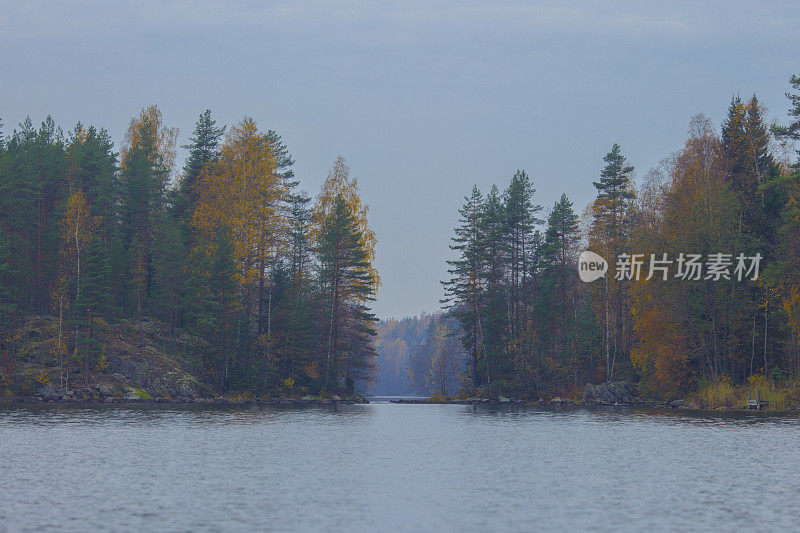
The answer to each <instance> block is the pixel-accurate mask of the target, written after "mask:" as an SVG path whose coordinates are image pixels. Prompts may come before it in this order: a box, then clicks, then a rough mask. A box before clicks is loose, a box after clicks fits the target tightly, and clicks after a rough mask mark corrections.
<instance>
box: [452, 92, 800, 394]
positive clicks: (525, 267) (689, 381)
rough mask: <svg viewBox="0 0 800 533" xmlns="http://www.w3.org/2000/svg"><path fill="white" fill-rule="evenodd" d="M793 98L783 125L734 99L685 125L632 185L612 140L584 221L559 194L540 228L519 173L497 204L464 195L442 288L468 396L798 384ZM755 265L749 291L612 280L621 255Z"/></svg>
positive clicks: (799, 224) (799, 118)
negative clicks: (597, 267) (718, 120)
mask: <svg viewBox="0 0 800 533" xmlns="http://www.w3.org/2000/svg"><path fill="white" fill-rule="evenodd" d="M791 87H792V90H791V91H790V92H788V93H787V97H788V98H789V100H790V102H791V105H792V108H791V110H790V112H789V116H790V119H791V121H790V123H789V125H787V126H781V125H778V124H772V125H770V124H768V123H767V122H766V120H765V118H764V111H765V110H764V107H763V106H762V105H761V104H760V102H759V101H758V98H757V97H756V96H753V97H751V98H750V99H747V100H743V99H741V98H740V97H734V98H733V99H732V101H731V102H730V106H729V109H728V114H727V116H726V118H725V120H724V121H723V123H722V127H721V131H719V132H717V131H715V130H714V128H713V127H712V125H711V122H710V121H709V119H708V118H706V117H704V116H702V115H698V116H695V117H693V118H692V119H691V122H690V126H689V130H688V138H687V139H686V141H685V144H684V146H683V147H682V148H681V149H680V150H678V151H677V152H676V153H674V154H672V155H670V156H669V157H667V158H666V159H665V160H664V161H663V162H662V164H661V165H660V166H659V167H658V168H656V169H653V170H651V171H649V172H648V173H647V174H646V175H645V176H644V177H643V178H642V179H640V180H638V184H637V179H636V175H635V171H634V168H633V166H631V165H630V164H629V163H628V162H627V159H626V157H625V155H624V153H623V150H622V147H621V146H620V145H619V144H616V143H615V144H614V145H613V146H612V147H611V149H610V150H609V152H608V153H607V154H606V155H605V157H604V158H603V166H602V167H601V168H600V169H599V176H598V178H596V179H595V180H593V181H592V186H593V187H594V189H595V191H596V198H595V200H594V201H593V202H592V203H591V204H590V205H589V206H588V207H587V208H586V210H585V211H584V212H583V213H581V214H579V213H577V212H576V211H575V208H574V206H573V204H572V202H570V200H569V199H568V198H567V196H566V195H562V196H561V198H560V199H559V200H558V201H557V202H555V204H554V205H553V206H552V208H551V209H550V210H549V211H548V212H547V214H546V215H545V213H544V211H543V209H542V207H541V206H540V205H538V204H537V202H536V200H535V189H534V186H533V182H532V180H531V178H530V177H529V176H528V175H527V173H526V172H525V171H523V170H518V171H517V172H516V173H515V174H514V176H512V178H511V180H510V182H509V183H508V185H507V186H506V188H505V189H504V190H502V191H501V190H500V189H499V188H498V187H496V186H494V187H492V188H491V189H490V190H489V191H488V193H487V194H482V192H481V191H480V190H479V189H478V188H477V187H473V189H472V191H471V193H470V194H469V195H468V196H467V197H465V201H464V204H463V207H462V208H461V209H460V211H459V215H460V217H459V223H458V226H457V227H456V228H455V230H454V236H453V239H452V244H451V249H452V250H453V252H454V255H455V258H454V259H453V260H451V261H448V265H449V268H448V273H449V277H448V279H447V280H445V281H443V286H444V289H445V298H444V300H443V304H444V306H445V307H446V309H447V313H448V315H449V316H450V317H453V318H454V319H456V320H457V321H458V324H459V326H460V332H459V335H460V338H461V341H462V343H463V347H464V349H465V351H466V365H467V366H466V374H465V376H466V377H467V379H468V386H467V387H466V389H467V390H469V391H473V390H476V389H477V390H480V391H484V392H487V391H488V392H491V393H494V394H499V393H502V394H516V395H521V396H532V397H539V396H543V395H547V394H549V395H559V396H575V395H577V394H578V393H579V391H580V389H581V388H582V387H583V386H584V385H585V384H587V383H592V382H600V381H610V380H622V379H627V380H635V381H637V382H638V383H639V385H640V389H641V391H642V392H644V393H645V394H649V395H652V396H654V397H662V398H668V397H677V396H681V395H685V394H687V393H689V392H692V391H696V390H698V389H699V388H702V387H704V386H708V385H709V384H713V383H718V382H720V381H725V382H730V383H732V384H734V385H735V384H743V383H747V381H748V379H752V377H753V376H760V377H762V378H766V379H769V380H772V381H773V383H790V382H797V380H798V379H800V204H798V200H800V157H796V158H795V160H794V161H792V160H791V157H790V156H788V155H786V154H787V149H788V147H789V146H790V144H791V142H792V141H795V140H797V139H798V138H800V93H798V92H797V91H798V90H800V78H798V77H796V76H793V77H792V78H791ZM799 155H800V154H799ZM583 249H589V250H592V251H594V252H596V253H598V254H599V255H601V256H602V257H604V258H606V259H607V260H608V262H609V271H608V273H607V274H606V275H605V276H603V277H601V278H600V279H598V280H596V281H593V282H591V283H584V282H582V281H581V280H580V279H579V276H578V270H577V268H576V265H577V262H578V255H579V253H580V252H581V250H583ZM756 254H758V255H759V257H760V258H761V262H760V265H761V271H760V275H758V276H757V277H756V279H755V280H754V279H752V276H751V277H748V278H747V279H745V280H739V279H737V278H736V277H735V276H732V275H721V274H720V273H719V272H718V273H717V275H713V276H712V275H708V276H707V275H706V274H705V272H703V275H701V276H699V277H698V278H697V279H695V278H692V279H688V280H687V278H686V276H683V277H678V276H675V275H674V274H675V272H674V271H673V272H671V273H670V275H669V276H667V275H666V274H665V275H663V276H662V275H661V273H659V275H657V276H653V275H652V273H650V275H649V276H648V275H642V276H636V277H634V276H631V275H626V272H623V271H621V269H620V266H621V263H620V259H621V258H623V259H624V258H631V257H634V258H647V260H648V261H649V260H650V259H655V260H656V261H664V262H665V263H664V264H666V263H667V262H670V260H669V259H667V258H672V261H671V262H672V263H676V262H675V259H676V258H677V259H678V261H677V265H676V264H673V265H672V266H673V268H678V269H680V268H683V267H685V264H684V260H685V259H686V258H687V257H689V256H698V257H704V258H706V257H714V258H716V259H717V260H718V261H723V262H724V261H727V262H728V263H725V264H731V263H732V265H731V269H730V270H733V267H734V266H735V258H737V257H739V256H747V257H755V256H756ZM623 268H624V266H623ZM663 268H666V267H663ZM720 268H721V267H719V265H718V268H717V269H718V270H720ZM726 268H727V267H726ZM644 270H645V272H644V274H648V272H647V266H646V265H645V267H644ZM720 272H722V273H725V272H727V271H726V270H720ZM628 274H629V273H628ZM648 277H649V278H650V279H647V278H648Z"/></svg>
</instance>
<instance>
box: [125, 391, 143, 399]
mask: <svg viewBox="0 0 800 533" xmlns="http://www.w3.org/2000/svg"><path fill="white" fill-rule="evenodd" d="M122 397H123V398H124V399H125V400H139V399H140V398H139V395H138V394H137V393H136V391H135V390H134V389H132V388H128V389H127V390H126V391H125V394H124V395H123V396H122Z"/></svg>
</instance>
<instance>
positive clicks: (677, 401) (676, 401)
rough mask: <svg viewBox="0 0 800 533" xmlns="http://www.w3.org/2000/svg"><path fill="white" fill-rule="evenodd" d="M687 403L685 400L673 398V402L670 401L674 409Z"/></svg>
mask: <svg viewBox="0 0 800 533" xmlns="http://www.w3.org/2000/svg"><path fill="white" fill-rule="evenodd" d="M685 404H686V402H685V401H684V400H672V401H671V402H669V406H670V407H672V408H673V409H675V408H676V407H682V406H683V405H685Z"/></svg>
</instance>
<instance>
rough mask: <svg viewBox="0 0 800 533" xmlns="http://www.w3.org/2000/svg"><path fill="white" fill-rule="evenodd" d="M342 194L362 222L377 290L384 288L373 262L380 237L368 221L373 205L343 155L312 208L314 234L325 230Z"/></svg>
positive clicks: (359, 223)
mask: <svg viewBox="0 0 800 533" xmlns="http://www.w3.org/2000/svg"><path fill="white" fill-rule="evenodd" d="M338 195H341V196H342V199H343V200H344V202H345V204H346V205H347V207H348V208H349V209H350V212H351V214H352V215H353V218H355V220H356V221H357V222H358V229H359V231H361V237H362V242H361V244H362V246H363V248H364V250H365V251H366V252H367V260H368V262H369V263H370V268H369V273H370V274H371V276H372V280H373V284H374V286H373V289H374V290H375V291H376V292H377V290H378V287H380V277H379V276H378V271H377V270H376V269H375V268H374V267H372V266H371V265H372V263H373V261H374V260H375V244H376V243H377V242H378V240H377V238H376V237H375V232H374V231H372V229H370V227H369V224H368V223H367V212H368V211H369V206H367V205H366V204H364V203H363V202H362V201H361V196H360V195H359V191H358V180H357V179H356V178H351V177H350V167H348V166H347V163H346V162H345V160H344V158H343V157H342V156H339V157H338V158H336V162H335V163H334V164H333V168H332V169H331V170H330V172H328V177H327V178H326V179H325V183H323V185H322V190H321V191H320V193H319V196H317V201H316V203H315V204H314V208H313V210H312V216H311V228H310V234H311V235H310V236H311V237H312V238H313V239H316V238H317V237H319V235H320V233H321V232H322V226H323V225H324V224H325V220H326V219H327V218H328V216H330V214H331V211H332V210H333V205H334V202H335V201H336V197H337V196H338Z"/></svg>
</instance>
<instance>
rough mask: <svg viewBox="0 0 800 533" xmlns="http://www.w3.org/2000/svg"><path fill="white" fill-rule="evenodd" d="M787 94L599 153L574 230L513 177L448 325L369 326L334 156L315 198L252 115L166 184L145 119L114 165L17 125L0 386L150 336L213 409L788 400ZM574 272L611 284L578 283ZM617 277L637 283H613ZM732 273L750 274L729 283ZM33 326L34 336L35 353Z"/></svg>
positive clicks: (7, 210) (1, 236) (475, 218)
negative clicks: (679, 134) (623, 386)
mask: <svg viewBox="0 0 800 533" xmlns="http://www.w3.org/2000/svg"><path fill="white" fill-rule="evenodd" d="M798 91H800V77H797V76H792V77H791V79H790V90H789V92H787V97H788V99H789V102H790V105H791V109H790V111H789V120H788V121H787V122H788V124H784V125H782V124H777V123H775V124H769V123H767V121H766V119H765V117H764V115H765V109H764V107H763V106H762V105H761V103H760V102H759V100H758V98H757V97H756V96H755V95H753V96H752V97H750V98H745V99H742V98H740V97H738V96H736V97H733V98H732V99H731V101H730V105H729V107H728V112H727V116H726V117H725V118H724V120H723V122H722V124H721V129H720V131H717V130H715V128H714V127H713V126H712V124H711V121H710V120H709V119H708V118H707V117H705V116H703V115H697V116H694V117H692V118H691V119H690V121H689V124H688V132H687V138H686V139H685V142H684V143H683V146H682V147H681V148H680V149H679V150H678V151H677V152H675V153H673V154H671V155H669V156H667V157H666V158H665V159H664V160H663V161H662V163H661V165H660V166H659V167H658V168H655V169H651V170H649V171H648V172H646V173H645V174H644V175H643V176H641V177H637V174H636V171H635V169H634V168H633V166H632V165H630V164H629V163H628V160H627V157H626V155H625V152H624V151H623V148H622V146H621V145H620V144H618V143H613V144H612V145H611V147H610V150H609V151H608V153H607V154H606V155H605V157H603V158H602V163H600V161H598V163H600V164H598V173H597V177H594V178H592V177H588V178H587V187H592V188H593V190H594V191H595V193H596V197H595V200H594V201H593V202H592V203H591V204H590V205H588V206H587V207H586V208H585V209H584V210H582V211H581V210H576V208H575V206H574V205H573V203H572V202H571V201H570V200H569V198H568V197H567V195H566V194H563V195H562V196H561V197H560V199H559V200H558V201H556V202H555V203H554V204H553V205H552V206H550V207H549V208H548V209H544V208H543V206H541V205H540V204H539V201H538V200H537V196H536V191H535V187H534V180H533V179H532V178H531V177H530V176H529V175H528V174H527V173H526V172H525V171H524V170H518V171H517V172H516V173H514V175H513V176H511V177H510V181H509V182H508V183H507V184H506V185H505V186H504V187H503V188H502V189H501V188H499V187H497V186H493V187H492V188H491V189H490V190H489V191H488V192H486V193H483V192H482V191H480V190H479V189H478V187H473V188H472V190H471V191H469V194H467V196H466V197H465V199H464V203H463V207H462V208H461V209H460V210H459V222H458V225H457V227H456V228H455V229H454V233H453V237H452V244H451V246H450V248H451V250H450V252H451V253H450V257H451V258H452V259H450V260H449V261H447V272H448V276H447V279H445V280H443V281H442V286H443V294H444V296H443V299H442V307H443V310H440V311H436V312H434V313H433V314H431V315H422V316H420V317H408V318H400V319H388V320H384V321H381V322H380V323H379V322H378V320H377V318H376V317H375V316H374V314H373V313H372V312H371V310H370V303H371V302H372V301H374V299H375V298H376V295H377V290H378V287H379V284H380V278H379V275H378V272H377V271H376V269H375V267H374V258H375V245H376V235H375V233H374V232H373V231H372V230H371V229H370V227H369V224H368V222H367V213H368V207H367V205H366V204H365V203H364V202H363V201H362V199H361V197H360V194H359V189H358V183H357V180H356V179H355V178H354V177H353V176H351V175H350V169H349V168H348V166H347V164H346V162H345V160H344V159H343V158H341V157H340V158H338V159H337V160H336V161H335V162H334V163H333V166H332V167H331V169H330V172H329V174H328V176H327V179H326V180H325V182H324V184H323V186H322V189H321V190H320V191H319V193H318V194H317V195H316V196H315V197H314V198H312V197H310V196H309V195H308V194H307V193H306V192H304V191H302V190H299V180H297V179H296V178H295V175H294V172H293V170H292V166H293V164H294V160H293V159H292V156H291V155H290V152H289V150H288V148H287V146H286V145H285V144H284V143H283V141H282V139H281V137H280V135H279V134H278V133H277V132H275V131H273V130H267V131H266V132H265V131H263V130H260V129H259V128H258V126H257V125H256V123H255V122H254V121H253V120H252V119H251V118H249V117H245V118H244V119H242V120H241V122H239V123H238V124H235V125H233V126H231V127H229V128H226V127H221V126H218V125H217V124H216V122H215V121H214V119H213V118H212V115H211V112H210V111H205V112H204V113H202V114H201V115H200V116H199V118H198V120H197V123H196V125H195V127H194V132H193V135H192V137H191V141H190V143H189V144H188V145H187V146H186V147H185V148H186V149H187V153H188V157H187V159H186V161H185V163H184V165H183V166H182V168H181V169H180V170H178V169H176V163H175V159H176V142H177V130H176V129H175V128H172V127H168V126H166V125H164V124H163V123H162V116H161V113H160V111H159V109H158V108H157V107H156V106H150V107H147V108H145V109H143V110H142V111H141V113H140V114H139V115H137V116H135V117H134V118H133V119H132V120H131V121H130V125H129V127H128V131H127V133H126V135H125V141H124V143H123V145H122V147H121V149H120V150H119V152H115V151H114V146H113V144H112V142H111V140H110V137H109V134H108V133H107V132H106V131H105V130H104V129H102V128H100V129H98V128H96V127H94V126H84V125H83V124H77V125H76V126H75V127H74V128H73V129H72V130H70V131H69V132H68V133H66V134H65V133H64V132H63V131H62V130H61V129H60V128H59V127H57V126H56V124H55V123H54V122H53V120H52V119H50V118H49V117H48V118H47V120H45V121H44V122H43V123H42V124H41V125H40V126H39V127H38V128H36V127H34V125H33V123H32V122H31V120H30V119H28V120H26V121H25V122H24V123H22V124H20V125H19V128H18V129H14V130H13V131H12V132H11V133H10V134H9V135H7V136H3V135H2V134H0V379H2V382H0V385H1V386H2V390H3V392H4V393H5V394H18V393H19V392H20V391H24V390H30V389H31V387H35V386H38V385H45V384H49V385H53V386H56V387H59V388H61V389H62V390H64V389H66V388H68V387H69V384H70V383H77V382H79V381H80V380H81V379H83V380H84V382H88V379H89V376H90V375H91V374H93V373H98V372H100V373H102V372H104V371H105V370H106V368H107V367H108V365H109V361H110V358H112V355H113V354H112V353H110V351H113V349H112V348H111V347H109V344H108V342H107V339H108V338H109V337H108V335H105V336H103V334H102V333H103V332H106V331H109V330H111V331H115V332H116V331H117V330H113V328H114V327H115V325H120V324H122V325H125V327H127V328H128V329H127V330H126V331H132V332H135V333H134V334H133V335H134V337H137V336H138V341H137V340H136V339H134V342H138V345H139V346H145V345H146V344H147V342H148V340H147V336H148V334H149V333H148V332H150V331H152V330H153V326H152V324H153V323H154V322H153V321H157V323H158V324H162V325H163V327H164V328H165V330H166V332H167V333H166V335H167V340H166V341H164V343H163V344H164V345H163V346H162V349H163V350H164V351H167V352H169V351H170V349H175V348H174V347H175V346H178V344H179V343H180V342H183V341H180V339H181V338H182V337H181V335H183V334H189V335H191V336H194V337H197V338H199V339H202V341H203V343H204V344H203V348H202V349H199V350H195V351H193V352H192V355H191V356H187V357H190V358H191V359H192V361H191V364H192V365H193V368H196V369H197V372H198V374H199V375H200V376H201V379H202V380H203V381H204V382H205V383H206V384H208V385H209V386H210V387H211V388H212V389H213V390H214V391H215V392H216V393H217V394H232V393H237V394H246V395H255V396H259V395H278V396H297V395H306V394H312V395H323V396H324V395H333V394H353V393H354V392H355V391H356V390H359V391H372V392H374V393H380V394H408V393H415V394H422V395H461V396H466V395H479V396H484V397H487V396H488V397H492V396H493V397H497V396H498V395H506V396H513V397H518V398H528V399H536V398H547V397H554V396H559V397H562V398H578V397H579V396H580V393H581V391H582V390H583V388H584V387H585V386H586V385H587V384H589V383H600V382H606V381H622V380H625V381H631V382H635V383H636V384H637V385H638V389H639V393H640V394H641V395H643V396H646V397H650V398H658V399H667V400H668V399H671V398H682V397H686V396H687V395H692V394H695V395H701V396H704V397H706V398H707V399H708V400H709V401H708V402H707V403H708V404H713V403H715V402H716V403H718V404H719V403H722V404H725V403H726V402H728V399H726V398H728V397H730V396H731V395H734V394H735V393H736V390H741V388H742V387H753V386H758V387H762V388H766V389H768V390H769V393H770V394H773V396H774V398H773V399H774V401H775V403H776V404H781V405H787V404H788V403H789V402H792V401H800V385H798V383H800V205H799V204H798V200H800V152H792V149H793V142H794V141H796V140H797V139H798V138H800V92H798ZM583 250H591V251H593V252H595V253H597V254H599V255H600V256H601V257H603V258H606V259H607V260H608V263H609V269H608V272H607V273H606V275H605V276H602V277H600V279H598V280H595V281H592V282H584V281H581V279H580V278H579V275H578V270H577V268H576V265H577V262H578V256H579V254H580V253H581V251H583ZM631 257H633V258H637V257H638V258H643V261H642V264H641V265H640V266H641V269H642V271H643V272H644V273H647V272H648V267H649V275H642V276H638V275H637V276H633V275H631V274H632V273H631V272H630V271H628V272H627V273H626V271H625V267H624V263H623V262H621V259H623V258H629V259H630V258H631ZM668 257H669V258H672V259H671V260H668V259H667V258H668ZM743 257H747V258H751V259H752V258H755V257H758V258H759V259H760V264H759V266H758V269H757V270H753V269H752V266H753V265H752V264H751V265H750V266H751V268H750V269H748V270H747V272H746V274H747V275H746V276H744V277H742V276H741V275H739V276H737V275H735V274H736V273H739V274H741V271H740V268H741V266H742V265H741V261H740V262H739V264H737V258H743ZM687 258H689V259H687ZM692 258H694V259H692ZM697 258H706V259H714V262H713V263H714V264H713V265H712V264H706V265H705V268H706V270H702V268H703V265H698V264H693V262H695V259H697ZM648 259H649V261H648ZM695 263H696V262H695ZM658 265H661V266H658ZM664 265H670V266H671V268H673V270H675V269H677V272H674V275H673V272H672V271H671V272H669V275H668V272H667V267H666V266H664ZM692 266H694V267H698V269H697V270H693V271H692V272H694V274H693V275H692V276H687V270H688V269H689V267H692ZM655 271H658V272H659V273H658V275H653V274H654V272H655ZM662 273H663V275H662ZM31 317H47V320H48V322H47V324H49V325H48V328H49V329H48V333H47V336H48V337H49V344H48V348H47V350H45V351H44V352H43V353H39V354H37V355H36V356H33V355H32V354H31V353H30V350H29V344H30V342H29V339H30V338H32V337H35V336H36V333H37V332H36V331H34V330H33V329H35V328H33V329H32V326H30V324H31ZM109 328H111V329H109ZM115 334H116V333H115ZM120 335H121V334H120ZM171 342H174V343H173V344H172V345H171V344H170V343H171ZM170 346H172V348H170ZM377 355H380V357H376V356H377ZM737 388H738V389H737Z"/></svg>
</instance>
